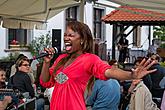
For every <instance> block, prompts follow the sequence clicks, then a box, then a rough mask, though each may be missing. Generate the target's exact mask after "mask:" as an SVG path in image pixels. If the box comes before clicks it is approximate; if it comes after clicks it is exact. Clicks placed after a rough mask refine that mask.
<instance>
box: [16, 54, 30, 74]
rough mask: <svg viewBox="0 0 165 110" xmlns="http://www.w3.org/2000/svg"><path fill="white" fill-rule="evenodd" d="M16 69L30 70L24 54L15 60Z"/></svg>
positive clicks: (26, 71)
mask: <svg viewBox="0 0 165 110" xmlns="http://www.w3.org/2000/svg"><path fill="white" fill-rule="evenodd" d="M16 69H17V71H22V72H25V73H28V72H29V71H30V64H29V59H28V58H27V57H26V56H24V57H21V58H20V59H18V60H17V62H16Z"/></svg>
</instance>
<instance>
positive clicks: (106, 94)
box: [86, 79, 120, 110]
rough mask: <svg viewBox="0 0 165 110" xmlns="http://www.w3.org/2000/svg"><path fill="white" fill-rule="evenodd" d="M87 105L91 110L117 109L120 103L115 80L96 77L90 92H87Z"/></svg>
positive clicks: (118, 89) (118, 88)
mask: <svg viewBox="0 0 165 110" xmlns="http://www.w3.org/2000/svg"><path fill="white" fill-rule="evenodd" d="M88 94H89V95H88V97H87V101H86V102H87V106H91V108H92V110H118V106H119V103H120V85H119V83H118V81H117V80H115V79H109V80H107V81H103V80H99V79H97V80H96V81H95V82H94V85H93V89H92V90H91V93H90V92H89V93H88Z"/></svg>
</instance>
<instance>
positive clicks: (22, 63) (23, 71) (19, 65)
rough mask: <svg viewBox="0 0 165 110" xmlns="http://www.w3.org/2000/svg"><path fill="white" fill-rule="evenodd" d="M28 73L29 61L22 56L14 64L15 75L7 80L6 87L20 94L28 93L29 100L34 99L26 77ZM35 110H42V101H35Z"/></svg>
mask: <svg viewBox="0 0 165 110" xmlns="http://www.w3.org/2000/svg"><path fill="white" fill-rule="evenodd" d="M29 71H30V64H29V59H28V58H27V57H26V56H24V57H21V58H20V59H18V60H17V62H16V73H15V74H14V75H13V76H12V77H11V78H10V79H9V83H8V87H9V88H10V87H13V88H14V89H18V90H19V91H20V92H22V93H25V92H29V96H30V97H31V98H33V97H35V92H34V88H33V87H32V82H31V79H30V77H29V75H28V73H29ZM36 101H37V110H44V99H41V98H39V99H37V100H36Z"/></svg>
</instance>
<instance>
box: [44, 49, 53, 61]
mask: <svg viewBox="0 0 165 110" xmlns="http://www.w3.org/2000/svg"><path fill="white" fill-rule="evenodd" d="M44 51H45V52H47V53H48V54H49V55H48V56H45V57H44V61H45V62H46V63H48V62H50V61H51V59H52V58H53V55H54V53H55V50H54V48H53V47H51V48H44Z"/></svg>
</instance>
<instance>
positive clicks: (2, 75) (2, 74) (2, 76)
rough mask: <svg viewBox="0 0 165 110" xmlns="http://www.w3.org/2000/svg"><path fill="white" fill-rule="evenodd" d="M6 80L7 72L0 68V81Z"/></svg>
mask: <svg viewBox="0 0 165 110" xmlns="http://www.w3.org/2000/svg"><path fill="white" fill-rule="evenodd" d="M5 80H6V73H5V71H4V70H3V69H1V68H0V82H5Z"/></svg>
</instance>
